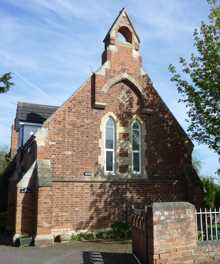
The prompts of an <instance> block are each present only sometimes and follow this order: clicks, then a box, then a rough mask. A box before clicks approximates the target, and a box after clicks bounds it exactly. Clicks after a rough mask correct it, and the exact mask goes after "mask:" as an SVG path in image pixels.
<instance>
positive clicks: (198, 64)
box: [169, 0, 220, 155]
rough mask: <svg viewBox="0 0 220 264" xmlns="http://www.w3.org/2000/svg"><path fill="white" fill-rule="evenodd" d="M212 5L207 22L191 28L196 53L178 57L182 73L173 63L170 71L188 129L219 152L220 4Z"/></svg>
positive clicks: (195, 136)
mask: <svg viewBox="0 0 220 264" xmlns="http://www.w3.org/2000/svg"><path fill="white" fill-rule="evenodd" d="M208 2H209V3H210V5H211V12H210V16H209V23H208V24H205V23H204V22H202V23H201V26H200V29H199V30H197V29H196V30H195V31H194V46H195V48H196V53H195V54H192V55H191V57H190V60H189V61H188V62H187V60H186V59H184V58H180V66H181V68H182V75H181V74H179V73H178V72H177V70H176V68H175V66H173V65H172V64H171V65H170V66H169V71H170V72H171V74H172V78H171V81H173V82H175V83H176V85H177V89H178V92H179V94H180V95H181V97H180V100H179V101H181V102H184V103H185V104H186V107H187V115H188V122H189V126H188V132H189V134H190V136H191V138H192V139H194V140H196V141H197V142H199V143H204V144H207V145H208V146H209V148H210V149H212V150H214V151H215V152H217V153H218V154H219V155H220V6H217V1H216V0H208Z"/></svg>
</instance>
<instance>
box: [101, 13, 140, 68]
mask: <svg viewBox="0 0 220 264" xmlns="http://www.w3.org/2000/svg"><path fill="white" fill-rule="evenodd" d="M103 42H104V45H105V50H104V52H103V55H102V64H104V63H105V62H106V61H111V62H113V63H114V57H115V56H114V55H116V54H117V60H118V61H119V62H120V57H121V56H120V54H121V55H122V56H123V57H124V59H126V60H129V59H130V58H129V56H132V58H136V59H137V58H139V57H140V55H139V45H140V39H139V36H138V34H137V32H136V31H135V29H134V27H133V24H132V22H131V20H130V18H129V16H128V14H127V12H126V10H125V8H123V9H122V10H121V11H120V12H119V15H118V17H117V18H116V19H115V21H114V23H113V24H112V26H111V27H110V29H109V31H108V33H107V34H106V36H105V38H104V40H103ZM121 61H122V60H121Z"/></svg>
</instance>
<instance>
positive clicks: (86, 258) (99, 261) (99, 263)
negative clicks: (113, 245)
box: [83, 251, 137, 264]
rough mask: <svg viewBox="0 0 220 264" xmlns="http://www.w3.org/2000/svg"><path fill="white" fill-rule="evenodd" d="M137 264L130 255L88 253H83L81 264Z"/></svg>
mask: <svg viewBox="0 0 220 264" xmlns="http://www.w3.org/2000/svg"><path fill="white" fill-rule="evenodd" d="M123 263H126V264H137V261H136V260H135V258H134V257H133V255H132V254H128V253H109V252H98V251H97V252H96V251H89V252H83V264H123Z"/></svg>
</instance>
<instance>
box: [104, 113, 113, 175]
mask: <svg viewBox="0 0 220 264" xmlns="http://www.w3.org/2000/svg"><path fill="white" fill-rule="evenodd" d="M105 172H107V173H114V172H115V122H114V120H113V119H112V118H111V117H108V119H107V120H106V123H105Z"/></svg>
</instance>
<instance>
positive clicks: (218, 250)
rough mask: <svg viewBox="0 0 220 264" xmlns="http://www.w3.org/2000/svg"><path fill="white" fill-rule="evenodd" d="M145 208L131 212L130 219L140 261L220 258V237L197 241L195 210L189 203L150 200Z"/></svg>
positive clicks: (181, 263)
mask: <svg viewBox="0 0 220 264" xmlns="http://www.w3.org/2000/svg"><path fill="white" fill-rule="evenodd" d="M145 211H146V212H145V213H144V212H142V214H137V213H134V214H133V215H131V219H130V221H131V224H132V249H133V254H135V256H136V257H137V258H138V259H139V261H140V262H141V263H142V264H190V263H206V262H207V263H208V262H209V261H219V260H220V241H207V242H202V243H201V242H198V241H197V223H196V214H195V212H196V211H195V207H194V206H193V205H192V204H190V203H187V202H172V203H153V204H152V205H151V206H149V207H146V209H145ZM140 237H141V239H140ZM140 241H141V243H140Z"/></svg>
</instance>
